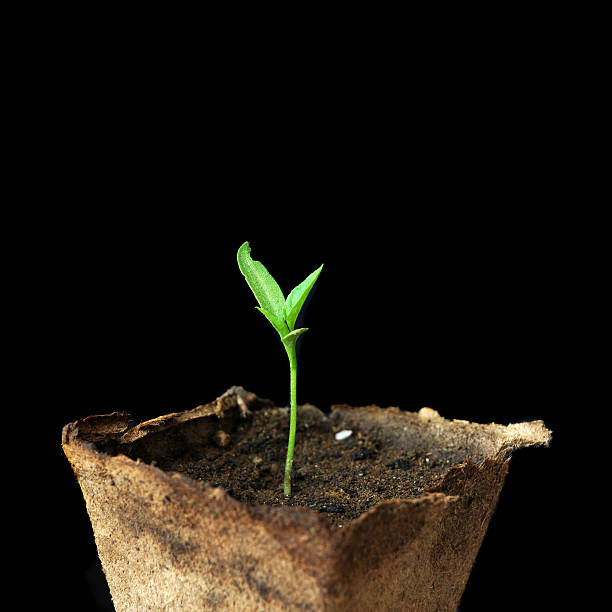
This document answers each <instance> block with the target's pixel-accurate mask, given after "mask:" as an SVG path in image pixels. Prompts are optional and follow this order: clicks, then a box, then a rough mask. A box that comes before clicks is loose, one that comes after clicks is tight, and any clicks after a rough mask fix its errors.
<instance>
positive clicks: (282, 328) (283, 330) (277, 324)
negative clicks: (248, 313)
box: [255, 306, 289, 338]
mask: <svg viewBox="0 0 612 612" xmlns="http://www.w3.org/2000/svg"><path fill="white" fill-rule="evenodd" d="M255 308H257V310H259V312H261V314H263V315H264V316H265V317H266V319H268V321H270V323H272V326H273V327H274V329H275V330H276V331H277V332H278V333H279V335H280V337H281V338H283V337H285V336H286V335H287V334H288V333H289V329H288V327H287V325H286V324H285V322H284V321H283V320H282V319H279V318H278V317H276V316H274V315H273V314H272V313H271V312H268V311H267V310H266V309H265V308H260V307H259V306H255Z"/></svg>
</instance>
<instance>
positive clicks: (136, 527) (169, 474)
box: [62, 387, 551, 612]
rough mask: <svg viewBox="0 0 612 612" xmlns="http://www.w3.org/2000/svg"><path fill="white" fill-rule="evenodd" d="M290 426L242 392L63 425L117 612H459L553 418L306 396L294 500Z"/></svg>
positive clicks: (278, 411)
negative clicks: (527, 455)
mask: <svg viewBox="0 0 612 612" xmlns="http://www.w3.org/2000/svg"><path fill="white" fill-rule="evenodd" d="M288 421H289V417H288V412H287V409H286V408H277V407H275V406H274V405H273V404H272V402H270V401H268V400H263V399H261V398H259V397H257V396H256V395H254V394H253V393H249V392H246V391H245V390H244V389H242V388H241V387H232V388H231V389H229V390H228V391H227V392H226V393H224V394H223V395H222V396H220V397H219V398H218V399H216V400H215V401H213V402H211V403H210V404H207V405H205V406H199V407H197V408H195V409H193V410H188V411H185V412H178V413H172V414H168V415H165V416H161V417H159V418H156V419H153V420H150V421H146V422H143V423H140V424H139V425H135V426H134V423H133V422H131V421H130V417H129V416H128V415H127V414H125V413H113V414H108V415H94V416H89V417H86V418H83V419H79V420H77V421H75V422H74V423H70V424H68V425H66V426H65V427H64V429H63V432H62V447H63V450H64V453H65V454H66V457H67V458H68V460H69V461H70V463H71V465H72V468H73V470H74V473H75V475H76V478H77V480H78V482H79V485H80V487H81V490H82V492H83V496H84V498H85V502H86V505H87V511H88V513H89V517H90V520H91V524H92V527H93V532H94V536H95V541H96V545H97V549H98V554H99V556H100V560H101V562H102V567H103V569H104V573H105V575H106V579H107V581H108V585H109V587H110V592H111V595H112V598H113V602H114V605H115V608H116V610H117V611H119V612H122V611H128V610H130V611H138V612H142V611H143V610H148V611H164V612H168V611H171V610H176V611H180V612H189V611H194V612H195V611H198V612H201V611H202V610H240V611H251V610H253V611H256V610H266V611H270V610H309V611H313V612H314V611H319V610H335V611H339V610H347V611H348V610H357V609H358V610H360V611H362V612H364V611H366V610H376V611H381V610H415V611H426V610H432V611H433V610H437V611H440V610H456V609H457V606H458V605H459V601H460V598H461V595H462V593H463V590H464V588H465V585H466V582H467V580H468V577H469V574H470V570H471V568H472V565H473V563H474V560H475V558H476V554H477V552H478V549H479V547H480V544H481V542H482V539H483V537H484V534H485V531H486V529H487V525H488V523H489V520H490V518H491V514H492V513H493V510H494V507H495V504H496V502H497V499H498V496H499V493H500V490H501V488H502V485H503V482H504V478H505V476H506V473H507V471H508V464H509V459H510V455H511V454H512V452H513V451H515V450H517V449H519V448H523V447H527V446H534V445H548V442H549V440H550V436H551V433H550V431H549V430H547V429H546V428H545V426H544V424H543V423H542V422H541V421H532V422H525V423H514V424H511V425H507V426H503V425H496V424H488V425H481V424H477V423H468V422H467V421H457V420H447V419H444V418H442V417H441V416H440V415H439V414H438V413H437V412H436V411H435V410H432V409H430V408H423V409H421V410H420V411H419V412H417V413H412V412H404V411H400V410H399V409H398V408H379V407H377V406H368V407H361V408H352V407H349V406H334V407H333V408H332V411H331V412H330V413H329V414H324V413H323V412H321V411H319V410H318V409H317V408H315V407H314V406H310V405H305V406H301V407H300V409H299V413H298V437H297V441H296V454H295V459H294V468H293V470H294V472H293V473H294V495H293V496H292V497H291V498H290V500H289V501H288V502H287V501H286V500H285V498H284V497H283V495H282V473H283V461H284V452H285V445H286V440H287V435H286V432H287V428H288ZM275 428H276V429H275ZM339 432H343V433H340V434H339ZM349 432H350V433H349ZM338 434H339V435H338ZM309 449H310V450H309ZM312 453H319V454H318V455H317V454H312ZM215 470H218V471H215ZM242 488H244V490H242ZM310 489H312V491H313V492H312V493H310V492H309V491H310Z"/></svg>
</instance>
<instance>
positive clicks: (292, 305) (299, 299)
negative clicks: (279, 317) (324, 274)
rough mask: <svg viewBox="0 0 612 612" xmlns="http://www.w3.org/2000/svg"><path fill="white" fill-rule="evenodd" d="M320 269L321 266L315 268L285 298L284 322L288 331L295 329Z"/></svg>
mask: <svg viewBox="0 0 612 612" xmlns="http://www.w3.org/2000/svg"><path fill="white" fill-rule="evenodd" d="M322 269H323V266H322V265H321V267H320V268H317V269H316V270H315V271H314V272H313V273H312V274H310V275H309V276H308V277H307V278H306V280H304V281H302V282H301V283H300V284H299V285H298V286H297V287H296V288H295V289H293V291H292V292H291V293H290V294H289V295H288V296H287V301H286V302H285V321H287V325H288V326H289V329H291V330H293V328H294V327H295V322H296V321H297V318H298V315H299V314H300V310H302V306H303V305H304V302H305V301H306V298H307V297H308V294H309V293H310V290H311V289H312V287H313V285H314V284H315V282H316V280H317V278H319V274H320V273H321V270H322Z"/></svg>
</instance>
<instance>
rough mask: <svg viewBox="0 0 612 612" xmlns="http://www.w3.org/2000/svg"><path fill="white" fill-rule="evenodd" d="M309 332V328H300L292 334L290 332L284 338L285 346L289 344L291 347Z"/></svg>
mask: <svg viewBox="0 0 612 612" xmlns="http://www.w3.org/2000/svg"><path fill="white" fill-rule="evenodd" d="M305 331H308V328H307V327H300V329H294V330H293V331H292V332H289V333H288V334H287V335H286V336H283V338H282V340H283V344H288V345H289V346H291V345H292V344H295V343H296V342H297V339H298V338H299V337H300V336H301V335H302V334H303V333H304V332H305Z"/></svg>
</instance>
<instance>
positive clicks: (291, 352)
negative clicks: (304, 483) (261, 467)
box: [284, 341, 297, 497]
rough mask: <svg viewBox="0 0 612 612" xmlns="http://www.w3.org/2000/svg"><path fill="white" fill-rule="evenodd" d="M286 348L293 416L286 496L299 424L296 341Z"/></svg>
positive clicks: (286, 470)
mask: <svg viewBox="0 0 612 612" xmlns="http://www.w3.org/2000/svg"><path fill="white" fill-rule="evenodd" d="M285 349H286V351H287V355H288V356H289V377H290V397H291V418H290V421H289V444H288V446H287V461H286V462H285V483H284V490H285V496H286V497H289V496H290V495H291V468H292V466H293V448H294V446H295V429H296V424H297V391H296V387H297V357H296V354H295V341H294V342H292V343H291V344H286V345H285Z"/></svg>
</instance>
